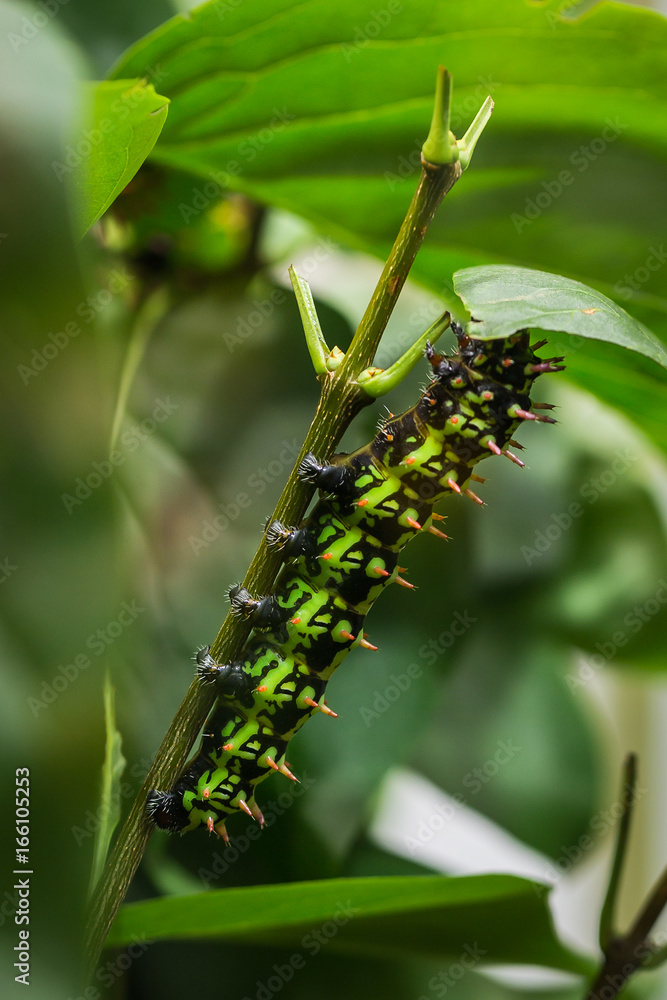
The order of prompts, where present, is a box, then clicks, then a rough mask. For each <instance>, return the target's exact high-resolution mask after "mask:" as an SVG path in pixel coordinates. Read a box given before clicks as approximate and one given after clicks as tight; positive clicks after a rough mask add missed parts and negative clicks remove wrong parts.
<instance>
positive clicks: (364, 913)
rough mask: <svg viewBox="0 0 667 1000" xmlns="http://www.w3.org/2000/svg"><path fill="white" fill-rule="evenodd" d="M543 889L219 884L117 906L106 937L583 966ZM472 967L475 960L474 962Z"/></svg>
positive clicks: (526, 885) (361, 881) (403, 883)
mask: <svg viewBox="0 0 667 1000" xmlns="http://www.w3.org/2000/svg"><path fill="white" fill-rule="evenodd" d="M548 891H549V890H548V888H547V887H545V886H542V885H539V884H537V883H533V882H528V881H526V880H524V879H520V878H516V877H515V876H512V875H479V876H471V877H467V878H451V879H450V878H442V877H440V876H425V877H410V876H407V877H402V876H396V877H387V878H353V879H328V880H326V881H319V882H318V881H313V882H299V883H290V884H287V885H269V886H253V887H251V888H243V889H227V890H218V891H212V892H207V893H200V894H198V895H196V896H176V897H168V898H164V899H156V900H149V901H148V902H144V903H133V904H130V905H129V906H125V907H123V909H122V910H121V911H120V913H119V916H118V918H117V920H116V923H115V924H114V926H113V928H112V930H111V935H110V937H109V939H108V942H107V943H108V944H109V945H111V946H122V945H126V944H129V943H130V942H131V941H132V940H133V939H134V938H135V936H137V935H141V936H143V937H146V938H149V939H151V940H154V941H155V940H165V939H166V940H173V939H184V938H197V939H206V938H209V939H210V938H213V939H218V940H230V939H231V940H235V941H243V942H252V943H257V944H265V945H272V946H276V945H283V946H285V947H293V946H294V945H301V947H302V948H305V949H307V948H308V944H307V939H310V940H315V939H316V936H317V933H318V932H320V933H321V934H323V935H325V937H326V940H327V947H328V948H330V949H332V950H334V951H345V952H353V953H357V954H368V955H376V956H388V955H391V956H392V957H394V958H395V957H399V956H401V955H402V956H411V955H412V956H428V957H437V958H459V957H460V956H461V955H462V954H464V953H466V948H468V949H469V948H470V947H472V946H473V943H474V944H475V945H477V946H478V948H479V950H480V952H482V951H483V953H484V954H483V956H482V955H480V956H479V957H478V959H477V961H478V962H482V963H491V962H493V963H496V962H510V963H515V962H526V963H531V964H537V965H547V966H551V967H553V968H558V969H565V970H567V971H570V972H581V973H585V972H587V971H589V963H588V962H587V961H586V960H585V959H583V958H581V957H580V956H578V955H576V954H574V953H573V952H570V951H569V950H568V949H566V948H565V947H564V946H563V945H562V944H561V943H560V942H559V941H558V940H557V938H556V936H555V934H554V930H553V927H552V924H551V918H550V915H549V910H548V906H547V896H548ZM475 964H477V963H475Z"/></svg>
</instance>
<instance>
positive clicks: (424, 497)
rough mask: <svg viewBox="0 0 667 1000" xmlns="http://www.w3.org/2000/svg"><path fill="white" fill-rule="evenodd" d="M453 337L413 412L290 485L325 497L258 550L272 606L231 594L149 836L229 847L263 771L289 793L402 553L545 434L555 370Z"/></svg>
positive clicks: (152, 806)
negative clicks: (234, 637)
mask: <svg viewBox="0 0 667 1000" xmlns="http://www.w3.org/2000/svg"><path fill="white" fill-rule="evenodd" d="M452 330H453V331H454V334H455V336H456V338H457V341H458V348H457V351H456V352H455V353H454V354H453V355H451V356H449V357H446V356H444V355H441V354H438V353H437V352H436V351H435V349H434V348H433V347H432V345H431V344H428V345H427V347H426V356H427V358H428V361H429V362H430V365H431V369H432V377H431V381H430V382H429V384H428V385H427V386H426V388H425V389H424V391H423V393H422V394H421V396H420V398H419V400H418V401H417V403H416V405H415V406H413V407H412V409H410V410H407V411H406V412H405V413H403V414H401V415H400V416H398V417H395V416H394V415H393V414H389V415H388V417H386V418H385V419H383V421H382V424H381V426H380V428H379V429H378V432H377V434H376V436H375V437H374V439H373V440H372V441H371V442H370V444H368V445H366V446H365V447H363V448H360V449H359V450H358V451H355V452H353V453H352V454H350V455H344V454H341V455H336V456H335V457H334V459H333V460H332V462H331V463H330V464H328V465H325V464H322V463H320V462H319V461H318V460H317V458H316V456H314V455H312V454H308V455H306V457H305V458H304V459H303V460H302V461H301V463H300V466H299V474H300V475H301V477H302V478H303V479H305V480H306V481H307V482H310V483H313V484H314V485H316V486H317V487H318V488H319V489H320V491H321V497H320V499H319V501H318V502H317V503H316V505H315V507H314V509H313V511H312V513H311V514H310V515H309V517H308V518H307V519H306V520H305V521H304V523H303V524H302V525H301V526H300V527H298V528H290V527H287V526H286V525H283V524H280V523H279V522H278V521H273V522H272V523H271V524H270V525H268V527H267V529H266V540H267V544H268V545H269V546H270V547H272V548H274V549H275V550H277V551H279V552H280V553H281V554H282V556H283V558H284V560H285V564H284V566H283V569H282V571H281V573H280V575H279V576H278V579H277V580H276V584H275V587H274V590H273V593H272V594H270V595H268V596H264V597H253V595H251V594H249V593H248V591H247V590H245V589H244V588H243V587H242V586H240V585H235V586H234V587H232V588H231V590H230V592H229V598H230V601H231V603H232V611H233V613H234V614H236V615H239V616H241V617H243V618H245V619H246V620H249V621H250V622H251V623H252V625H253V626H254V630H253V633H252V634H251V636H250V639H249V640H248V642H247V643H246V645H245V647H244V649H243V651H242V652H241V655H240V657H239V659H238V660H237V661H235V662H233V663H227V664H220V663H215V661H214V660H213V657H212V656H211V654H210V648H209V647H208V646H205V647H204V648H203V649H200V650H199V652H198V653H197V654H196V660H197V673H198V676H199V677H200V679H201V681H202V683H209V684H215V685H216V689H217V693H218V702H217V705H216V708H215V709H214V711H213V713H212V715H211V716H210V717H209V719H208V720H207V724H206V733H205V735H204V736H203V738H202V743H201V748H200V751H199V754H198V755H197V756H196V757H195V759H194V760H192V761H191V762H190V764H189V765H188V766H187V768H186V770H185V771H184V773H183V774H182V775H181V776H180V778H179V779H178V781H177V782H176V784H175V786H174V788H173V789H172V791H170V792H160V791H156V790H155V789H154V790H152V791H151V792H150V794H149V796H148V802H147V811H148V814H149V816H150V817H151V818H152V819H153V821H154V822H155V823H156V824H157V826H159V827H161V828H163V829H166V830H170V831H185V830H191V829H194V828H195V827H197V826H204V827H206V828H208V830H209V831H210V832H213V831H215V832H217V833H218V834H219V835H220V836H222V837H225V838H227V831H226V829H225V824H224V820H225V817H227V816H229V815H232V814H234V813H236V812H238V811H239V810H241V811H243V812H246V813H247V814H248V815H252V816H254V817H255V819H257V820H258V821H260V822H262V821H263V820H262V816H261V812H260V811H259V808H258V806H257V804H256V802H255V788H256V786H257V785H258V784H259V783H260V782H261V781H263V780H264V778H266V777H267V776H268V775H269V774H270V773H271V771H272V770H280V771H282V772H283V774H285V775H286V776H287V777H289V778H292V779H294V780H296V779H295V778H294V775H293V774H292V773H291V771H290V770H289V767H288V766H287V764H286V763H285V753H286V750H287V747H288V744H289V741H290V740H291V739H292V737H293V736H294V735H295V734H296V733H297V732H298V730H299V729H300V728H301V726H302V725H303V724H304V723H305V722H306V721H307V720H308V719H309V718H310V717H311V715H313V713H314V712H316V711H318V710H319V711H323V712H325V713H326V714H329V715H333V714H335V713H333V712H332V711H331V709H329V708H328V706H327V705H326V703H325V702H324V693H325V689H326V685H327V682H328V680H329V678H330V677H331V675H332V674H333V672H334V671H335V670H336V668H337V667H338V666H339V664H340V663H341V662H342V661H343V660H344V659H345V657H346V656H347V654H348V653H349V651H350V649H352V648H353V647H355V646H358V645H364V646H367V647H370V648H375V647H372V646H370V643H368V642H367V641H366V639H365V636H364V631H363V627H364V619H365V616H366V614H367V613H368V611H369V610H370V608H371V607H372V605H373V603H374V602H375V600H376V599H377V598H378V597H379V595H380V594H381V593H382V591H383V590H384V588H385V587H386V586H388V585H389V584H390V583H392V582H394V581H396V582H398V583H402V584H403V585H404V586H411V585H410V584H408V583H407V581H405V580H403V579H402V578H401V577H400V576H399V569H398V566H397V563H398V557H399V554H400V552H401V550H402V548H403V547H404V546H405V545H406V544H407V543H408V542H409V541H410V539H411V538H413V537H414V536H415V534H417V533H418V532H419V531H421V530H422V529H428V530H429V531H431V532H432V533H433V534H436V535H438V536H440V537H443V538H446V537H447V536H446V535H444V534H443V533H442V532H441V531H439V529H438V528H436V527H435V525H433V524H432V519H433V513H432V507H433V504H434V503H436V502H437V501H439V500H441V499H443V497H445V496H447V495H448V494H451V493H459V494H460V493H463V494H466V495H467V496H468V497H469V498H470V499H473V500H475V501H476V502H478V503H481V502H482V501H481V499H480V498H479V497H477V496H476V494H475V493H473V491H472V490H471V489H470V488H469V485H468V484H469V482H470V480H471V478H473V477H474V479H475V480H476V481H480V480H479V477H478V476H474V473H473V469H474V468H475V466H476V465H477V463H478V462H480V461H481V460H482V459H484V458H488V457H490V456H492V455H505V456H506V457H508V458H510V459H511V460H512V461H514V462H516V463H517V464H522V463H521V462H520V460H519V459H517V457H516V456H515V455H513V454H512V453H510V452H508V451H507V446H508V444H513V445H515V446H516V447H521V446H520V445H518V444H517V442H515V441H514V440H513V437H512V435H513V434H514V433H515V432H516V429H517V427H518V426H520V424H521V423H522V422H523V421H524V420H539V421H542V422H548V423H553V422H554V421H553V419H552V418H551V417H548V416H543V415H541V414H536V413H534V412H531V411H530V389H531V385H532V383H533V381H534V380H535V379H536V378H537V377H538V376H539V375H541V374H542V373H543V372H553V371H561V370H562V366H561V365H560V364H559V362H560V361H562V360H563V359H562V358H552V359H550V360H548V361H543V360H540V359H539V358H537V357H536V356H535V354H534V350H533V349H531V347H530V346H529V338H528V333H527V332H526V331H521V332H520V333H517V334H515V335H514V336H512V337H510V338H508V339H506V340H493V341H481V340H475V339H473V338H472V337H469V336H468V335H467V334H466V333H465V332H464V330H463V329H462V327H460V326H458V325H457V324H455V323H453V324H452ZM539 346H542V344H540V345H539ZM540 408H542V409H543V408H545V407H540ZM438 516H439V515H435V517H438Z"/></svg>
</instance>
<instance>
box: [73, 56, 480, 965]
mask: <svg viewBox="0 0 667 1000" xmlns="http://www.w3.org/2000/svg"><path fill="white" fill-rule="evenodd" d="M443 79H444V77H443V74H442V73H441V74H440V77H439V81H440V83H439V86H441V85H442V80H443ZM447 85H448V84H447ZM461 172H462V171H461V165H460V163H459V162H458V160H455V161H454V162H451V163H446V164H436V163H431V162H429V161H428V160H425V159H424V158H423V157H422V171H421V176H420V179H419V184H418V186H417V190H416V192H415V194H414V197H413V199H412V202H411V203H410V207H409V209H408V212H407V214H406V216H405V219H404V220H403V223H402V225H401V228H400V230H399V233H398V236H397V237H396V241H395V243H394V245H393V247H392V250H391V253H390V254H389V258H388V260H387V263H386V264H385V267H384V270H383V271H382V275H381V276H380V280H379V281H378V284H377V287H376V289H375V291H374V293H373V296H372V298H371V301H370V303H369V305H368V308H367V309H366V312H365V313H364V315H363V317H362V320H361V323H360V324H359V327H358V329H357V331H356V333H355V335H354V338H353V340H352V343H351V345H350V348H349V350H348V351H347V352H346V354H345V357H344V359H343V361H342V362H341V364H340V366H339V367H337V368H336V370H335V371H327V373H326V374H325V373H322V374H321V376H320V377H321V378H322V380H323V385H322V393H321V397H320V402H319V405H318V408H317V411H316V413H315V417H314V419H313V422H312V424H311V426H310V429H309V430H308V434H307V435H306V439H305V441H304V443H303V447H302V449H301V452H300V454H299V457H298V458H297V460H296V463H295V466H294V469H293V470H292V472H291V474H290V477H289V479H288V481H287V484H286V486H285V488H284V490H283V492H282V494H281V496H280V499H279V500H278V504H277V506H276V509H275V511H274V513H273V518H274V519H277V520H280V521H283V522H285V523H287V524H294V523H298V522H299V521H300V520H301V518H302V517H303V515H304V512H305V509H306V506H307V504H308V502H309V500H310V498H311V496H312V487H311V486H309V485H308V484H306V483H303V482H301V481H300V480H299V478H298V476H297V473H296V469H297V467H298V465H299V461H300V460H301V458H302V457H303V456H304V455H305V454H306V453H307V452H309V451H312V452H314V454H316V455H317V456H318V458H320V459H321V460H324V461H326V460H327V459H328V458H329V457H330V456H331V455H332V454H333V452H334V450H335V447H336V445H337V443H338V442H339V441H340V439H341V437H342V435H343V433H344V431H345V430H346V428H347V427H348V426H349V424H350V422H351V420H352V418H353V417H354V416H355V414H356V413H357V412H358V411H359V410H360V409H361V408H362V407H363V406H365V405H367V404H368V403H369V402H370V399H369V397H368V396H367V394H366V393H365V392H364V391H363V389H362V388H361V387H360V386H359V385H358V384H357V379H358V377H359V375H360V374H361V373H362V372H363V371H364V370H365V369H366V368H368V367H369V365H370V364H371V362H372V360H373V358H374V356H375V352H376V350H377V348H378V345H379V343H380V338H381V337H382V334H383V332H384V330H385V328H386V326H387V323H388V322H389V318H390V316H391V314H392V311H393V309H394V306H395V305H396V301H397V299H398V296H399V293H400V291H401V289H402V287H403V285H404V283H405V281H406V279H407V277H408V273H409V271H410V268H411V267H412V264H413V261H414V259H415V256H416V254H417V251H418V250H419V247H420V246H421V244H422V241H423V239H424V236H425V234H426V231H427V229H428V226H429V224H430V222H431V220H432V219H433V216H434V214H435V212H436V210H437V208H438V206H439V205H440V202H441V201H442V199H443V197H444V196H445V195H446V194H447V192H448V191H449V190H450V189H451V188H452V187H453V185H454V184H455V183H456V181H457V180H458V179H459V177H460V176H461ZM311 339H312V338H311ZM280 565H281V559H280V556H279V555H278V553H276V552H273V551H271V550H269V549H268V548H267V546H266V540H265V537H263V538H262V540H261V542H260V545H259V548H258V549H257V552H256V554H255V557H254V558H253V560H252V562H251V564H250V567H249V569H248V572H247V574H246V577H245V580H244V581H243V585H244V586H245V587H246V588H247V589H248V590H249V591H250V593H259V594H264V593H267V592H268V591H269V590H270V589H271V586H272V584H273V581H274V580H275V577H276V575H277V573H278V570H279V569H280ZM249 632H250V624H249V623H248V622H245V621H243V620H242V619H240V618H236V617H233V616H232V615H227V617H226V619H225V621H224V622H223V624H222V627H221V629H220V631H219V632H218V635H217V636H216V638H215V640H214V642H213V643H212V645H211V655H212V656H213V657H214V658H215V659H216V661H217V662H221V663H224V662H228V661H229V660H232V659H234V658H235V657H237V656H238V654H239V653H240V651H241V649H242V647H243V644H244V643H245V641H246V639H247V638H248V635H249ZM214 700H215V693H214V691H213V690H212V688H210V687H206V686H203V685H201V684H200V683H198V682H197V681H196V680H193V681H192V683H191V684H190V687H189V689H188V692H187V694H186V696H185V698H184V700H183V702H182V704H181V706H180V708H179V710H178V712H177V714H176V716H175V718H174V720H173V722H172V724H171V725H170V727H169V730H168V731H167V734H166V736H165V738H164V740H163V741H162V744H161V745H160V748H159V750H158V752H157V754H156V755H155V760H154V762H153V766H152V767H151V769H150V771H149V773H148V776H147V778H146V780H145V782H144V784H143V786H142V788H141V790H140V792H139V794H138V795H137V798H136V800H135V801H134V803H133V805H132V808H131V810H130V813H129V815H128V817H127V820H126V821H125V824H124V826H123V828H122V830H121V832H120V834H119V836H118V839H117V841H116V845H115V847H114V849H113V851H112V853H111V855H110V857H109V860H108V862H107V865H106V867H105V870H104V873H103V875H102V877H101V879H100V881H99V883H98V885H97V889H96V892H95V895H94V897H93V900H92V904H91V907H90V911H89V912H90V916H89V921H88V934H87V940H86V956H87V970H86V971H87V974H88V975H90V974H92V972H93V971H94V969H95V966H96V963H97V961H98V958H99V955H100V953H101V950H102V948H103V946H104V941H105V939H106V936H107V934H108V931H109V928H110V926H111V923H112V921H113V918H114V916H115V914H116V911H117V909H118V907H119V906H120V904H121V902H122V900H123V898H124V897H125V893H126V892H127V889H128V887H129V884H130V881H131V879H132V877H133V875H134V872H135V871H136V869H137V866H138V865H139V862H140V860H141V857H142V855H143V853H144V850H145V848H146V845H147V843H148V840H149V837H150V835H151V833H152V831H153V825H152V823H151V822H150V821H149V819H148V818H147V816H146V813H145V802H146V796H147V794H148V791H149V790H150V789H151V788H162V789H168V788H170V787H171V786H172V785H173V783H174V781H175V780H176V778H177V776H178V774H179V773H180V771H181V770H182V768H183V765H184V764H185V761H186V759H187V756H188V754H189V752H190V749H191V748H192V745H193V743H194V741H195V739H196V738H197V735H198V733H199V731H200V729H201V727H202V725H203V723H204V721H205V718H206V716H207V714H208V712H209V711H210V709H211V708H212V706H213V702H214Z"/></svg>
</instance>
